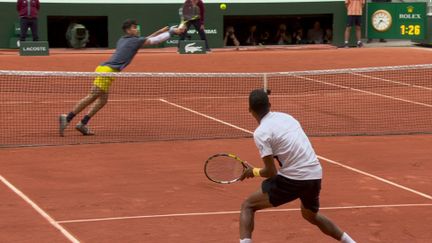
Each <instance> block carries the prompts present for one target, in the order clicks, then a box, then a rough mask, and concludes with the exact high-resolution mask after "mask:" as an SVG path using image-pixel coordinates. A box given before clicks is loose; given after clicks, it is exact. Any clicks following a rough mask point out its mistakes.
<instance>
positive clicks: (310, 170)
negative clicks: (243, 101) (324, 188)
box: [254, 112, 322, 180]
mask: <svg viewBox="0 0 432 243" xmlns="http://www.w3.org/2000/svg"><path fill="white" fill-rule="evenodd" d="M254 140H255V144H256V146H257V148H258V150H259V152H260V155H261V158H264V157H266V156H269V155H273V156H274V157H277V159H278V160H279V162H280V163H281V164H282V165H281V168H280V169H279V171H278V174H279V175H281V176H284V177H287V178H290V179H293V180H314V179H321V178H322V168H321V164H320V163H319V161H318V158H317V156H316V154H315V151H314V149H313V148H312V145H311V143H310V141H309V139H308V137H307V136H306V134H305V133H304V131H303V129H302V127H301V126H300V123H299V122H298V121H297V120H296V119H294V118H293V117H292V116H290V115H288V114H285V113H281V112H269V113H267V115H265V116H264V117H263V118H262V119H261V122H260V125H259V126H258V128H257V129H256V130H255V132H254Z"/></svg>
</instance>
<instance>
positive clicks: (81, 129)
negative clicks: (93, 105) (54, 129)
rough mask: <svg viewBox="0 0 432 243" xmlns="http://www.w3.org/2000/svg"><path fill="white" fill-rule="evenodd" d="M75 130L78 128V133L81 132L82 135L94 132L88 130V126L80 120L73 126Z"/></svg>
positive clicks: (89, 134)
mask: <svg viewBox="0 0 432 243" xmlns="http://www.w3.org/2000/svg"><path fill="white" fill-rule="evenodd" d="M75 128H76V130H78V131H79V132H80V133H82V135H84V136H91V135H94V133H93V132H92V131H90V128H88V127H87V125H85V124H82V123H81V122H79V123H78V124H77V125H76V126H75Z"/></svg>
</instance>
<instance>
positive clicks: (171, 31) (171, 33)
mask: <svg viewBox="0 0 432 243" xmlns="http://www.w3.org/2000/svg"><path fill="white" fill-rule="evenodd" d="M168 33H169V34H170V36H173V35H175V34H176V33H175V27H174V26H171V27H170V28H169V30H168Z"/></svg>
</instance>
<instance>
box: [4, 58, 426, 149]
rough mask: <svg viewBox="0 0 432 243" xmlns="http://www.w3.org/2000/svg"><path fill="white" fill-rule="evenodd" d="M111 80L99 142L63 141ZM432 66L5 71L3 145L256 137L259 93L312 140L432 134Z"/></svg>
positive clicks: (94, 124)
mask: <svg viewBox="0 0 432 243" xmlns="http://www.w3.org/2000/svg"><path fill="white" fill-rule="evenodd" d="M96 76H113V77H114V78H115V81H114V83H113V86H112V87H111V90H110V96H109V101H108V104H107V105H106V106H105V107H104V108H103V109H102V110H101V111H99V113H98V114H97V115H96V116H95V117H93V118H92V120H91V121H90V123H89V127H90V128H91V129H92V130H93V131H94V132H95V133H96V135H95V136H82V135H81V134H80V133H79V132H78V131H76V130H75V129H74V126H75V124H76V123H77V122H78V121H79V120H80V119H81V117H82V116H83V115H84V114H85V113H86V111H87V110H84V111H83V112H82V113H81V114H79V115H78V116H77V117H76V118H75V119H74V120H73V121H72V123H71V124H70V126H69V128H68V129H67V130H66V133H65V137H60V136H59V133H58V117H59V115H60V114H63V113H68V112H69V111H71V110H72V108H73V107H74V105H75V104H76V103H77V102H78V101H79V100H80V99H82V98H83V97H84V96H86V95H87V94H88V93H89V92H90V88H91V86H92V80H93V79H94V77H96ZM431 77H432V64H431V65H429V64H428V65H411V66H394V67H377V68H358V69H336V70H318V71H302V72H280V73H104V74H100V73H91V72H39V71H36V72H35V71H0V116H1V119H0V129H1V131H2V132H1V134H0V147H14V146H37V145H63V144H86V143H113V142H140V141H156V140H177V139H216V138H239V137H250V136H251V134H250V131H253V130H254V129H255V127H256V126H257V124H256V121H255V120H254V119H253V118H252V116H251V115H250V114H249V112H248V94H249V92H250V91H251V90H252V89H256V88H268V89H271V90H272V94H271V95H270V101H271V103H272V110H274V111H282V112H287V113H289V114H291V115H293V116H294V117H296V118H297V119H298V120H299V121H300V122H301V124H302V125H303V128H304V130H305V131H306V133H307V134H308V135H310V136H351V135H390V134H418V133H432V82H431V81H430V79H431Z"/></svg>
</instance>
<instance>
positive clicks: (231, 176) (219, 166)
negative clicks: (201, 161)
mask: <svg viewBox="0 0 432 243" xmlns="http://www.w3.org/2000/svg"><path fill="white" fill-rule="evenodd" d="M243 170H244V167H243V165H242V163H241V162H240V161H238V160H235V159H233V158H230V157H226V156H219V157H215V158H213V159H211V160H209V161H208V162H207V164H206V173H207V176H209V177H210V178H211V179H212V180H214V181H219V182H224V181H233V180H236V179H238V178H239V177H240V176H241V175H242V173H243Z"/></svg>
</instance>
